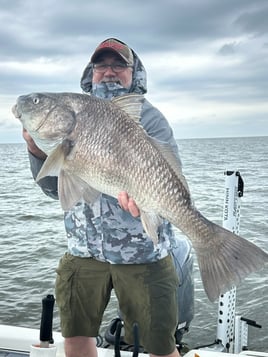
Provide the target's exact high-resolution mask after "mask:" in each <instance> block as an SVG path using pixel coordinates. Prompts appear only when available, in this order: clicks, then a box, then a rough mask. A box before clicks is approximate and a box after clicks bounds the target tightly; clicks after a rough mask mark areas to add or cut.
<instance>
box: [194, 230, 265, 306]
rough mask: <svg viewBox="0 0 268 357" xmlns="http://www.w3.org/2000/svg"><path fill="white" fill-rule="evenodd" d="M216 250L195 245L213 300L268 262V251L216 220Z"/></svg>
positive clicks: (214, 239) (210, 297) (214, 231)
mask: <svg viewBox="0 0 268 357" xmlns="http://www.w3.org/2000/svg"><path fill="white" fill-rule="evenodd" d="M212 231H213V238H212V239H211V242H212V241H213V245H212V247H210V248H212V250H210V249H207V251H205V250H204V249H199V248H198V247H197V248H195V251H196V254H197V259H198V265H199V269H200V273H201V278H202V281H203V285H204V289H205V291H206V294H207V296H208V298H209V300H210V301H215V300H216V299H217V298H218V297H219V296H220V295H221V294H224V293H225V292H226V291H228V290H230V289H231V288H232V287H233V286H236V285H237V284H239V283H240V282H241V280H242V279H244V278H245V277H247V276H248V275H249V274H251V273H253V272H255V271H258V270H260V269H262V268H263V267H264V265H265V264H267V263H268V254H267V253H266V252H264V251H263V250H262V249H260V248H259V247H257V246H256V245H255V244H253V243H251V242H249V241H248V240H246V239H244V238H242V237H240V236H238V235H236V234H234V233H232V232H230V231H228V230H227V229H225V228H223V227H220V226H218V225H216V224H213V227H212Z"/></svg>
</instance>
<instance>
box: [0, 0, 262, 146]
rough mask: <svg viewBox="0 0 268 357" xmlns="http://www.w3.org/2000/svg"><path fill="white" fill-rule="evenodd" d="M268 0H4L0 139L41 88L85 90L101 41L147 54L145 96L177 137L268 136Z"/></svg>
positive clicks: (13, 138)
mask: <svg viewBox="0 0 268 357" xmlns="http://www.w3.org/2000/svg"><path fill="white" fill-rule="evenodd" d="M267 19H268V1H267V0H165V1H164V0H162V1H161V0H151V1H150V0H135V1H133V0H130V1H128V0H109V1H108V0H106V1H104V0H99V1H93V0H76V1H72V0H57V1H55V0H46V1H45V0H43V1H42V0H39V1H36V0H23V1H22V0H12V1H10V0H0V23H1V28H0V36H1V50H0V83H1V86H0V142H2V143H3V142H20V141H22V139H21V134H20V132H21V127H20V124H19V122H18V121H17V120H16V119H15V118H13V115H12V114H11V111H10V109H11V107H12V105H13V104H14V103H15V100H16V97H17V96H18V95H21V94H26V93H29V92H34V91H38V92H40V91H56V92H61V91H74V92H81V89H80V87H79V82H80V77H81V74H82V71H83V69H84V67H85V65H86V64H87V62H88V59H89V57H90V55H91V53H92V52H93V50H94V49H95V47H96V46H97V45H98V43H99V42H101V41H102V40H104V39H106V38H107V37H117V38H119V39H121V40H122V41H124V42H126V43H128V45H129V46H130V47H132V48H133V49H134V50H135V51H136V52H137V53H138V55H139V56H140V57H141V59H142V61H143V63H144V65H145V67H146V70H147V75H148V94H147V98H148V99H149V100H150V101H151V102H152V103H153V104H154V105H155V106H157V107H158V108H159V109H160V110H161V111H162V112H163V113H164V114H165V116H166V117H167V119H168V120H169V122H170V124H171V126H172V128H173V130H174V132H175V136H176V137H177V138H196V137H221V136H252V135H254V136H255V135H268V100H267V97H268V21H267Z"/></svg>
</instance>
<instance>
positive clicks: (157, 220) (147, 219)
mask: <svg viewBox="0 0 268 357" xmlns="http://www.w3.org/2000/svg"><path fill="white" fill-rule="evenodd" d="M141 222H142V225H143V228H144V231H145V232H146V234H147V235H148V236H149V237H150V238H151V239H152V241H153V242H154V245H156V244H157V243H158V227H159V226H160V224H162V223H163V219H162V218H161V217H159V216H158V215H157V214H155V213H151V212H144V211H141Z"/></svg>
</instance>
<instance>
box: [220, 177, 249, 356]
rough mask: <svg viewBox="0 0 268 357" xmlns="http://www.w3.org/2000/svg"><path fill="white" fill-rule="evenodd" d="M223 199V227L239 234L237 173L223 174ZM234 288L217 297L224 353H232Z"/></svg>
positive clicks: (240, 182) (239, 185)
mask: <svg viewBox="0 0 268 357" xmlns="http://www.w3.org/2000/svg"><path fill="white" fill-rule="evenodd" d="M224 174H225V197H224V208H223V227H224V228H226V229H228V230H230V231H231V232H233V233H236V234H238V233H239V224H240V198H241V197H242V196H243V180H242V178H241V176H240V173H239V172H238V171H226V172H225V173H224ZM235 303H236V288H235V287H233V288H232V289H231V290H230V291H228V292H226V293H225V294H223V295H221V296H220V297H219V303H218V324H217V342H218V343H220V344H221V345H222V346H223V350H224V351H226V352H233V348H234V345H233V344H234V329H235Z"/></svg>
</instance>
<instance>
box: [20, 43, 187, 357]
mask: <svg viewBox="0 0 268 357" xmlns="http://www.w3.org/2000/svg"><path fill="white" fill-rule="evenodd" d="M81 87H82V89H83V91H84V92H86V93H90V94H91V95H95V96H97V97H99V98H103V99H108V100H109V99H111V98H113V97H116V96H119V95H123V94H126V93H132V92H133V93H140V94H144V93H146V72H145V69H144V67H143V65H142V62H141V61H140V59H139V57H138V56H137V54H136V53H135V52H134V51H133V50H131V49H130V48H129V47H128V46H127V45H126V44H124V43H123V42H121V41H119V40H117V39H113V38H110V39H107V40H105V41H103V42H102V43H101V44H100V45H99V46H98V47H97V48H96V50H95V52H94V53H93V55H92V57H91V59H90V62H89V64H88V65H87V67H86V68H85V70H84V73H83V75H82V79H81ZM141 125H142V126H143V127H144V129H145V130H146V132H147V133H148V135H150V136H152V137H154V138H156V139H158V140H160V141H162V142H166V143H168V144H169V145H170V147H171V148H172V150H173V151H174V153H175V154H176V156H177V157H178V164H179V165H180V159H179V155H178V149H177V145H176V142H175V140H174V137H173V134H172V130H171V128H170V126H169V125H168V122H167V121H166V119H165V118H164V116H163V115H162V114H161V113H160V112H159V111H158V110H157V109H156V108H154V107H153V106H152V105H151V104H150V103H149V102H148V101H147V100H145V102H144V104H143V108H142V113H141ZM23 135H24V138H25V140H26V141H27V143H28V150H29V157H30V163H31V169H32V173H33V176H34V178H35V177H36V176H37V174H38V172H39V170H40V168H41V167H42V165H43V162H44V160H45V158H46V155H45V154H44V153H43V152H42V151H40V150H39V149H38V148H37V147H36V145H35V144H34V142H33V140H32V139H31V138H30V137H29V135H28V133H27V132H26V131H24V134H23ZM39 184H40V186H41V188H42V190H43V191H44V192H45V193H46V194H47V195H49V196H51V197H53V198H57V178H55V177H47V178H44V179H42V180H41V181H40V182H39ZM64 222H65V228H66V232H67V238H68V253H66V254H65V255H64V256H63V257H62V259H61V261H60V263H59V267H58V269H57V274H58V275H57V281H56V300H57V305H58V307H59V311H60V318H61V329H62V334H63V336H64V337H65V353H66V356H67V357H78V356H79V357H82V356H87V357H89V356H90V357H92V356H97V350H96V346H95V338H94V337H95V336H97V335H98V331H99V327H100V324H101V320H102V316H103V312H104V310H105V308H106V306H107V304H108V301H109V298H110V294H111V290H112V289H114V291H115V294H116V296H117V298H118V302H119V308H120V311H121V313H122V317H123V320H124V328H125V341H126V342H128V343H132V342H133V341H132V326H133V324H134V323H137V324H138V328H139V336H140V344H141V345H142V346H143V347H144V348H145V350H146V351H147V352H149V353H150V355H151V356H158V355H161V356H169V357H178V356H179V353H178V351H177V349H176V346H175V338H174V334H175V330H176V327H177V323H178V311H177V309H178V306H177V305H178V304H177V296H176V293H177V286H178V278H177V274H176V272H175V269H174V264H173V262H172V259H171V256H170V251H171V249H172V248H173V247H174V246H175V239H174V234H173V231H172V228H171V225H170V224H169V223H168V222H163V224H161V226H160V227H159V231H158V235H159V243H158V244H157V245H156V246H154V244H153V242H152V240H151V239H150V237H148V236H147V235H146V234H145V232H144V231H143V228H142V224H141V221H140V218H139V209H138V207H137V206H136V204H135V202H134V201H133V199H132V198H131V197H128V194H127V192H121V193H120V195H119V197H118V200H116V199H114V198H112V197H110V196H107V195H104V194H103V195H101V197H100V198H99V199H98V200H97V201H96V202H95V203H94V204H92V205H90V206H89V205H88V204H86V203H85V202H83V201H80V202H78V203H77V204H76V205H75V207H73V208H72V209H71V210H70V211H68V212H65V216H64Z"/></svg>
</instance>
